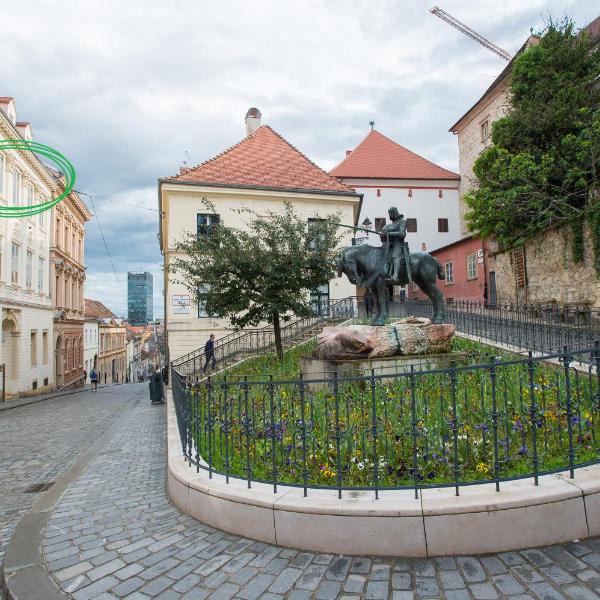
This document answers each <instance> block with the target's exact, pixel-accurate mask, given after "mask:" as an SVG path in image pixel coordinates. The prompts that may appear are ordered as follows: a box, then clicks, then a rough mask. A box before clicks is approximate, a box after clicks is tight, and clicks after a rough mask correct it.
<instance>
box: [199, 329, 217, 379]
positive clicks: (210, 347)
mask: <svg viewBox="0 0 600 600" xmlns="http://www.w3.org/2000/svg"><path fill="white" fill-rule="evenodd" d="M204 356H205V357H206V362H205V363H204V368H203V369H202V372H203V373H205V372H206V368H207V367H208V363H211V369H213V370H214V368H215V367H216V366H217V361H216V359H215V334H214V333H211V334H210V337H209V338H208V340H207V342H206V344H205V345H204Z"/></svg>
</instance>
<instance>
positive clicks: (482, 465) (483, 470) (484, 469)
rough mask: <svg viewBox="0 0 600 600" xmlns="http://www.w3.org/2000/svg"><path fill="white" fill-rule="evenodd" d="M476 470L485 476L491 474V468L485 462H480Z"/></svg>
mask: <svg viewBox="0 0 600 600" xmlns="http://www.w3.org/2000/svg"><path fill="white" fill-rule="evenodd" d="M475 470H476V471H477V472H478V473H482V474H483V475H487V474H488V473H489V472H490V468H489V467H488V466H487V465H486V464H485V463H483V462H480V463H479V464H478V465H477V466H476V467H475Z"/></svg>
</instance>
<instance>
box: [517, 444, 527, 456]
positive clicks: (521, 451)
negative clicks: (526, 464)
mask: <svg viewBox="0 0 600 600" xmlns="http://www.w3.org/2000/svg"><path fill="white" fill-rule="evenodd" d="M528 452H529V448H527V446H526V445H525V444H523V445H522V446H521V447H520V448H519V454H520V455H521V456H525V455H526V454H527V453H528Z"/></svg>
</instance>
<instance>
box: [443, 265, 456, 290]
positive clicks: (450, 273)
mask: <svg viewBox="0 0 600 600" xmlns="http://www.w3.org/2000/svg"><path fill="white" fill-rule="evenodd" d="M444 270H445V272H446V285H452V284H453V283H454V263H453V262H452V261H451V260H449V261H448V262H446V264H445V265H444Z"/></svg>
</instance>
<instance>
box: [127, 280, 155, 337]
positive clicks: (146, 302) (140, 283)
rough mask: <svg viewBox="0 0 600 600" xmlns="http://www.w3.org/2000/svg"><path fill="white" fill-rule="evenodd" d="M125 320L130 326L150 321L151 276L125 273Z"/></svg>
mask: <svg viewBox="0 0 600 600" xmlns="http://www.w3.org/2000/svg"><path fill="white" fill-rule="evenodd" d="M127 313H128V314H127V320H128V321H129V323H131V325H145V324H146V323H148V322H149V321H152V275H151V274H150V273H148V271H146V272H145V273H127Z"/></svg>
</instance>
